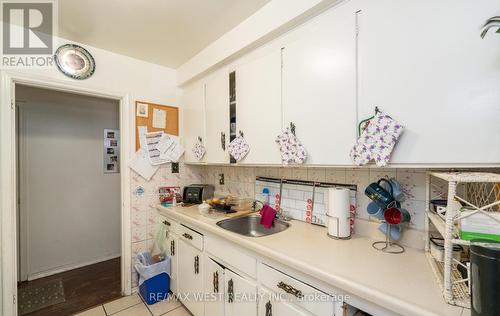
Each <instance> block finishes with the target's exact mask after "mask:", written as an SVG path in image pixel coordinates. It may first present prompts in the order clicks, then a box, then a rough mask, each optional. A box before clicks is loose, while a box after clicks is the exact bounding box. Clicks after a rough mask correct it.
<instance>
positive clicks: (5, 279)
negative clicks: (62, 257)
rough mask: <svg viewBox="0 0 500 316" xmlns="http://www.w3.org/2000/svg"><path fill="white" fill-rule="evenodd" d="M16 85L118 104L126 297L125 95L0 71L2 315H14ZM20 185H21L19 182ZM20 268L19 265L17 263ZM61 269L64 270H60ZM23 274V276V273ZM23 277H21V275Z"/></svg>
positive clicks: (128, 117) (128, 132)
mask: <svg viewBox="0 0 500 316" xmlns="http://www.w3.org/2000/svg"><path fill="white" fill-rule="evenodd" d="M16 85H25V86H32V87H38V88H43V89H50V90H53V91H62V92H69V93H76V94H80V95H86V96H94V97H101V98H108V99H113V100H115V101H116V102H118V103H119V129H120V131H121V137H120V147H121V153H122V154H121V157H120V165H121V166H122V167H121V172H120V175H119V178H120V238H119V239H120V240H119V243H120V250H121V251H120V252H121V264H120V265H121V288H122V289H121V292H122V294H124V295H128V294H130V292H131V281H130V271H131V263H130V228H129V227H130V172H129V171H128V170H127V169H128V168H124V167H123V166H125V165H126V164H125V163H124V161H128V160H129V159H130V157H131V154H132V152H131V149H132V146H131V144H132V141H130V140H131V139H132V140H133V137H132V136H133V129H132V128H130V124H131V122H133V120H132V118H133V107H132V106H131V105H130V104H129V100H128V96H127V95H126V94H122V93H117V92H109V91H102V90H99V89H95V90H93V89H86V88H81V86H80V85H79V84H78V82H71V81H58V80H53V79H48V78H44V77H36V76H25V75H22V74H18V73H9V72H2V99H1V105H2V106H1V109H0V119H1V121H0V126H2V128H1V130H0V142H1V143H2V148H1V155H0V157H1V161H0V162H1V163H0V166H1V168H0V172H1V184H0V185H1V187H2V190H1V196H0V198H1V200H0V201H1V210H0V211H1V216H2V224H1V234H2V238H1V243H2V254H1V255H2V256H1V257H2V258H1V271H2V291H1V292H2V302H1V303H2V312H1V313H2V314H4V315H17V297H16V295H17V282H18V279H19V276H20V274H19V273H18V264H17V261H18V258H17V244H18V242H17V238H16V237H17V234H18V229H19V227H18V224H17V187H18V181H17V171H18V168H17V162H16V151H17V150H16V142H15V140H16V137H15V136H16V129H17V124H16V116H17V111H16V106H15V105H16V102H15V89H16ZM19 184H20V185H21V184H22V183H19ZM21 267H22V263H21ZM63 269H64V268H63ZM24 275H26V273H24ZM23 277H24V276H23Z"/></svg>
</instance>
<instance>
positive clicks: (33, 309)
mask: <svg viewBox="0 0 500 316" xmlns="http://www.w3.org/2000/svg"><path fill="white" fill-rule="evenodd" d="M15 99H16V122H17V124H16V127H17V128H16V149H17V150H16V151H17V197H18V201H17V202H18V204H17V205H18V206H17V228H18V229H17V241H18V242H17V245H18V247H17V250H18V256H17V258H18V260H17V262H18V265H17V271H18V275H17V278H18V281H19V282H18V304H17V305H18V315H30V316H34V315H37V316H39V315H70V314H73V313H75V312H77V311H81V310H84V309H86V308H88V307H91V306H94V305H98V304H101V303H103V302H106V301H109V300H112V299H114V298H116V297H119V296H120V295H121V292H122V285H121V271H120V266H121V264H120V256H121V236H122V235H121V207H122V205H121V178H120V130H119V127H120V102H119V101H118V100H114V99H107V98H100V97H94V96H89V95H80V94H74V93H68V92H62V91H55V90H48V89H42V88H36V87H31V86H25V85H19V84H18V85H16V89H15Z"/></svg>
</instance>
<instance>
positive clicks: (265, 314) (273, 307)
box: [258, 287, 312, 316]
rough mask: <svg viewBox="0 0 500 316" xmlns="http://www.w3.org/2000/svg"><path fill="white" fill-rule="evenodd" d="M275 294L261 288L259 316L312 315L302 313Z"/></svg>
mask: <svg viewBox="0 0 500 316" xmlns="http://www.w3.org/2000/svg"><path fill="white" fill-rule="evenodd" d="M278 298H279V297H278V296H276V294H275V293H272V292H270V291H268V290H267V289H265V288H263V287H259V311H258V316H310V315H312V314H311V313H308V312H306V311H302V310H300V309H299V308H297V307H296V306H293V305H292V304H290V303H287V302H283V301H282V300H279V299H278Z"/></svg>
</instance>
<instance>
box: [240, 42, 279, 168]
mask: <svg viewBox="0 0 500 316" xmlns="http://www.w3.org/2000/svg"><path fill="white" fill-rule="evenodd" d="M281 116H282V114H281V51H280V50H279V49H278V50H276V49H275V50H273V51H270V52H262V51H257V52H254V53H253V56H252V57H251V58H249V60H247V61H246V62H244V64H243V65H241V66H239V67H237V68H236V126H237V131H241V132H243V135H244V138H245V139H246V141H247V142H248V144H249V146H250V152H249V153H248V155H247V156H246V157H245V158H244V159H243V160H241V163H243V164H281V158H280V153H279V150H278V146H277V145H276V143H275V141H274V140H275V138H276V136H278V134H279V133H280V132H281Z"/></svg>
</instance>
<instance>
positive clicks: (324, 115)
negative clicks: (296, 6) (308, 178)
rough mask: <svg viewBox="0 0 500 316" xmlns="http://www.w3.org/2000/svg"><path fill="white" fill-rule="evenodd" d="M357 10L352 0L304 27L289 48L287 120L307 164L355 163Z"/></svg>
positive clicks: (285, 71)
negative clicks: (304, 153) (353, 153)
mask: <svg viewBox="0 0 500 316" xmlns="http://www.w3.org/2000/svg"><path fill="white" fill-rule="evenodd" d="M355 11H356V9H355V7H354V5H353V4H352V3H351V2H347V3H343V4H340V5H338V6H337V7H335V8H334V9H331V10H328V11H327V12H325V13H323V14H322V15H320V16H318V17H316V18H314V19H313V20H312V21H310V22H308V23H307V24H305V25H303V26H301V27H300V28H298V29H297V30H296V31H294V32H295V33H296V34H294V36H293V40H292V41H291V42H290V43H288V44H286V45H285V49H284V50H283V114H284V115H283V124H284V126H285V127H286V126H288V125H289V124H290V122H293V123H294V124H295V125H296V135H297V137H298V138H299V140H300V141H301V142H302V144H303V145H304V147H305V148H306V150H307V153H308V158H307V161H306V163H307V164H319V165H351V164H352V162H351V160H350V158H349V151H350V149H351V148H352V146H353V145H354V143H355V141H356V50H355V48H356V42H355V39H356V36H355V35H356V30H355V25H356V23H355V15H354V12H355Z"/></svg>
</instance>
